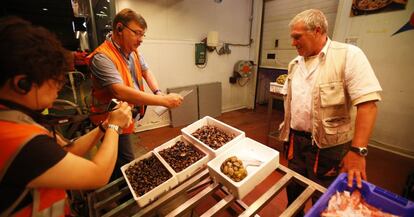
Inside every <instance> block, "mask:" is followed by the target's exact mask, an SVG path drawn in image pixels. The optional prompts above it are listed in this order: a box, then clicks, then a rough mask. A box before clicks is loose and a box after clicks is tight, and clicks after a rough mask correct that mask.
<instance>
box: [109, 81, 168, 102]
mask: <svg viewBox="0 0 414 217" xmlns="http://www.w3.org/2000/svg"><path fill="white" fill-rule="evenodd" d="M111 91H112V93H113V95H114V96H115V98H117V99H119V100H121V101H125V102H128V103H131V104H134V105H165V103H166V102H165V100H164V99H163V97H161V96H154V95H153V94H149V93H146V92H144V91H140V90H137V89H135V88H131V87H127V86H125V85H123V84H112V85H111Z"/></svg>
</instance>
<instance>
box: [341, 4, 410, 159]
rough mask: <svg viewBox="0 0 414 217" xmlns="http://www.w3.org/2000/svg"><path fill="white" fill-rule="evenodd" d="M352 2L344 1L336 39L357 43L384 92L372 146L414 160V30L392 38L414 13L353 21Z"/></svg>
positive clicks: (354, 18) (408, 7) (403, 11)
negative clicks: (411, 157)
mask: <svg viewBox="0 0 414 217" xmlns="http://www.w3.org/2000/svg"><path fill="white" fill-rule="evenodd" d="M351 3H352V1H348V0H341V1H340V3H339V7H338V16H337V20H336V24H335V27H336V28H335V31H334V39H335V40H338V41H342V42H344V41H345V40H346V39H347V38H352V39H353V40H355V39H356V43H357V46H358V47H360V48H361V49H362V50H363V51H364V52H365V54H366V55H367V57H368V59H369V61H370V62H371V65H372V67H373V68H374V71H375V73H376V75H377V77H378V79H379V81H380V83H381V86H382V88H383V92H382V93H381V95H382V101H381V102H379V103H377V105H378V108H379V113H378V117H377V122H376V125H375V129H374V132H373V135H372V142H371V143H372V144H373V145H376V146H379V147H384V148H387V149H391V150H394V151H397V152H402V153H405V154H407V155H410V156H414V136H413V135H414V126H413V123H414V100H413V93H414V83H413V82H414V55H413V51H414V30H410V31H406V32H402V33H399V34H397V35H394V36H392V34H393V33H394V32H396V31H397V30H398V29H400V28H401V27H402V26H403V25H405V24H406V23H407V22H408V21H409V20H410V17H411V16H413V15H412V14H413V13H414V1H411V0H410V1H408V4H407V6H406V9H405V10H400V11H392V12H385V13H380V14H371V15H366V16H357V17H350V16H349V14H350V8H351Z"/></svg>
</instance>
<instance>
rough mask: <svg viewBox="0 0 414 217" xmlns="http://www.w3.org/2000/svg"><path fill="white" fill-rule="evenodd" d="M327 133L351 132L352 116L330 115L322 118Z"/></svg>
mask: <svg viewBox="0 0 414 217" xmlns="http://www.w3.org/2000/svg"><path fill="white" fill-rule="evenodd" d="M322 124H323V128H324V130H325V133H326V134H338V133H346V132H349V131H350V130H351V128H352V126H351V118H350V117H345V116H342V117H340V116H337V117H329V118H325V119H323V120H322Z"/></svg>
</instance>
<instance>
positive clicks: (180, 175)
mask: <svg viewBox="0 0 414 217" xmlns="http://www.w3.org/2000/svg"><path fill="white" fill-rule="evenodd" d="M177 141H183V142H185V143H187V144H191V143H189V142H188V141H187V140H186V139H185V138H184V137H183V136H181V135H180V136H177V137H175V138H174V139H171V140H170V141H168V142H166V143H164V144H162V145H160V146H158V147H157V148H155V149H154V153H155V155H157V157H158V158H159V159H161V160H162V161H163V163H164V164H166V165H168V167H170V169H171V171H173V172H174V174H175V175H176V177H177V179H178V182H179V183H181V182H183V181H185V180H186V179H187V178H188V177H190V176H191V175H193V174H194V173H196V172H197V171H198V170H199V169H201V168H204V167H205V166H206V165H207V162H208V160H209V154H208V153H207V152H206V151H203V150H202V149H201V148H199V147H198V146H196V145H194V144H191V145H193V146H194V147H195V148H196V149H198V150H199V151H200V152H202V153H204V154H205V156H204V157H202V158H201V159H199V160H198V161H196V162H194V163H193V164H191V165H190V166H189V167H187V168H185V169H183V170H182V171H180V172H175V171H174V169H173V168H172V167H171V166H170V165H169V164H168V163H167V161H165V159H164V158H163V157H162V156H161V155H160V154H159V152H160V151H162V150H164V149H167V148H170V147H172V146H174V145H175V143H176V142H177Z"/></svg>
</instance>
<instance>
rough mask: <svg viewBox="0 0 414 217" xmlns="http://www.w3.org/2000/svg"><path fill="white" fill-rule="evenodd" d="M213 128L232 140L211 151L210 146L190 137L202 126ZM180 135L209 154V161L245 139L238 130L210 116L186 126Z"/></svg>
mask: <svg viewBox="0 0 414 217" xmlns="http://www.w3.org/2000/svg"><path fill="white" fill-rule="evenodd" d="M206 125H209V126H214V127H217V128H218V129H220V130H221V131H223V132H225V133H227V134H232V135H234V138H233V139H232V140H230V141H229V142H227V143H226V144H224V145H223V146H221V147H220V148H218V149H212V148H211V147H210V146H208V145H207V144H205V143H203V142H201V141H200V140H198V139H197V138H195V137H194V136H193V135H191V134H192V133H193V132H195V131H196V130H197V129H199V128H201V127H202V126H206ZM181 133H182V134H183V136H184V137H185V138H186V139H187V140H188V141H189V142H191V143H192V144H195V145H197V146H198V147H200V148H201V149H203V150H204V151H206V152H207V153H209V155H210V159H213V158H214V157H216V156H217V155H219V154H221V153H223V152H224V151H226V150H228V149H229V148H231V147H232V146H233V145H234V144H236V143H237V142H238V141H240V140H241V139H243V138H245V133H244V132H243V131H241V130H238V129H236V128H234V127H232V126H230V125H227V124H225V123H223V122H221V121H218V120H216V119H214V118H212V117H210V116H205V117H204V118H202V119H200V120H198V121H196V122H194V123H192V124H190V125H188V126H187V127H185V128H183V129H181Z"/></svg>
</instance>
